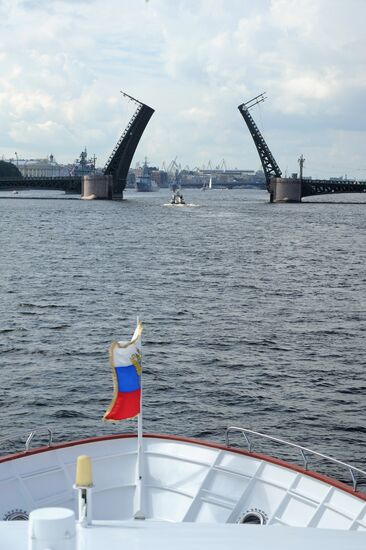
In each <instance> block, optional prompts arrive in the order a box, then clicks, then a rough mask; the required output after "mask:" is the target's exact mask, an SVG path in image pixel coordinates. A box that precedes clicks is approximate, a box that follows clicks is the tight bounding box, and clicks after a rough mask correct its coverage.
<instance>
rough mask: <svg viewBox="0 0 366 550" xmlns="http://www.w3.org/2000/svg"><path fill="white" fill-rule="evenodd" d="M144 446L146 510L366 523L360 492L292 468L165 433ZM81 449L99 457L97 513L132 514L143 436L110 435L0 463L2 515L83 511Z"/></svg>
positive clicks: (160, 515)
mask: <svg viewBox="0 0 366 550" xmlns="http://www.w3.org/2000/svg"><path fill="white" fill-rule="evenodd" d="M144 450H145V452H144V496H143V509H144V512H145V516H146V517H147V518H151V519H154V520H160V521H165V522H197V523H236V522H237V521H238V520H239V519H240V517H241V516H242V515H243V514H244V513H245V512H247V511H250V510H256V509H257V510H260V511H262V512H263V514H264V515H265V517H266V518H267V524H268V525H279V526H284V527H287V526H295V527H322V528H331V529H338V530H339V529H344V530H352V531H366V502H365V501H364V500H362V499H360V498H358V497H357V494H350V493H348V492H346V491H343V490H341V489H339V488H337V487H334V486H332V485H331V484H329V483H327V482H325V481H321V480H318V479H315V478H312V477H310V476H308V475H305V474H303V473H299V472H296V471H295V470H293V469H291V468H286V467H284V466H280V465H277V464H273V463H270V462H267V461H265V460H262V459H259V458H256V457H253V456H247V455H245V454H238V453H235V452H231V451H229V450H222V449H220V448H216V447H209V446H205V445H203V444H199V443H197V444H195V443H192V442H188V441H184V440H182V441H178V440H171V439H164V437H161V438H151V437H150V438H148V437H147V438H144ZM81 454H87V455H89V456H90V457H91V458H92V462H93V474H94V489H93V517H94V519H95V520H129V519H131V518H132V517H133V513H134V497H135V489H136V456H137V453H136V438H121V439H110V440H105V439H104V440H101V441H94V442H89V443H83V444H78V445H75V446H71V447H62V448H56V449H50V450H47V451H45V452H42V453H38V454H30V455H25V456H24V457H21V458H16V459H15V460H11V461H8V462H3V463H0V519H3V518H4V517H5V516H6V514H7V513H9V512H11V511H12V510H23V511H26V512H27V513H29V512H30V511H32V510H34V509H37V508H40V507H48V506H61V507H67V508H71V509H73V510H74V511H75V513H76V512H77V507H76V494H75V491H74V490H73V483H74V476H75V464H76V459H77V457H78V456H79V455H81ZM11 523H12V522H7V524H8V525H9V524H11ZM14 523H15V522H14ZM16 523H20V522H16ZM238 527H239V529H240V528H242V529H247V528H248V527H250V526H248V525H245V526H238ZM12 528H13V527H12ZM254 528H255V529H262V528H261V527H257V526H255V527H254ZM364 535H365V548H366V533H364ZM0 547H1V548H2V546H1V545H0ZM347 548H348V547H347Z"/></svg>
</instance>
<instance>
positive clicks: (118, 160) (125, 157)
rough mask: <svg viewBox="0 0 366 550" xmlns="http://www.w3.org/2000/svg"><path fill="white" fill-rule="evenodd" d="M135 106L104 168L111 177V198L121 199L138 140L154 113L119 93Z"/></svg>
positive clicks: (105, 172) (139, 102) (133, 99)
mask: <svg viewBox="0 0 366 550" xmlns="http://www.w3.org/2000/svg"><path fill="white" fill-rule="evenodd" d="M121 93H122V94H123V95H124V96H125V97H128V98H129V99H131V100H132V101H133V102H134V103H135V104H136V106H137V108H136V111H135V112H134V114H133V115H132V117H131V120H130V121H129V123H128V124H127V126H126V128H125V130H124V132H123V134H122V135H121V137H120V138H119V140H118V142H117V144H116V146H115V148H114V149H113V151H112V153H111V154H110V156H109V159H108V160H107V162H106V165H105V167H104V170H103V172H104V174H105V175H108V174H111V175H112V177H113V196H114V197H122V196H123V191H124V189H125V187H126V182H127V174H128V170H129V168H130V165H131V162H132V158H133V155H134V154H135V151H136V148H137V145H138V144H139V141H140V138H141V136H142V134H143V132H144V130H145V128H146V126H147V123H148V122H149V120H150V118H151V117H152V115H153V113H154V109H152V108H151V107H149V106H148V105H145V104H144V103H141V101H139V100H138V99H135V98H134V97H132V96H130V95H128V94H126V93H125V92H121Z"/></svg>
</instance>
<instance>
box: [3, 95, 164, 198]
mask: <svg viewBox="0 0 366 550" xmlns="http://www.w3.org/2000/svg"><path fill="white" fill-rule="evenodd" d="M122 94H123V95H124V96H125V97H128V98H129V99H131V100H132V101H133V102H134V103H135V104H136V105H137V108H136V111H135V112H134V114H133V116H132V118H131V120H130V121H129V123H128V124H127V126H126V128H125V130H124V132H123V133H122V135H121V137H120V139H119V140H118V142H117V145H116V146H115V148H114V149H113V151H112V153H111V155H110V157H109V159H108V161H107V163H106V165H105V167H104V170H103V173H104V175H110V176H112V179H113V196H114V197H123V191H124V190H125V187H126V183H127V174H128V170H129V168H130V165H131V162H132V159H133V155H134V154H135V151H136V148H137V146H138V144H139V141H140V139H141V136H142V134H143V132H144V130H145V128H146V125H147V123H148V122H149V120H150V118H151V116H152V115H153V113H154V109H152V108H151V107H149V106H148V105H145V104H144V103H141V101H138V100H137V99H135V98H134V97H132V96H130V95H128V94H126V93H124V92H122ZM86 175H90V174H86ZM91 175H92V174H91ZM81 187H82V176H69V177H56V178H47V177H44V178H43V177H32V178H28V177H19V178H0V189H13V190H15V189H61V190H63V191H65V193H79V194H81V191H82V189H81Z"/></svg>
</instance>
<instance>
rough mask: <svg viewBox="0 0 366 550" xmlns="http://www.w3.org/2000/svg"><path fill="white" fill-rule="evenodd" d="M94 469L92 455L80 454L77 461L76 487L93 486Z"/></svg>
mask: <svg viewBox="0 0 366 550" xmlns="http://www.w3.org/2000/svg"><path fill="white" fill-rule="evenodd" d="M92 486H93V470H92V462H91V459H90V456H87V455H80V456H78V458H77V462H76V475H75V487H77V488H82V487H85V488H86V487H92Z"/></svg>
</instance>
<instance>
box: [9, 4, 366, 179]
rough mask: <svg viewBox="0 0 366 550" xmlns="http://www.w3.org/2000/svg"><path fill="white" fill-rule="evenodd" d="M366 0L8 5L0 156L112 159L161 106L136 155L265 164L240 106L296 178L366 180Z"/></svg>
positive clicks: (157, 161)
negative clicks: (145, 112) (143, 111)
mask: <svg viewBox="0 0 366 550" xmlns="http://www.w3.org/2000/svg"><path fill="white" fill-rule="evenodd" d="M365 21H366V0H148V1H147V0H84V1H83V0H80V1H77V0H0V31H1V32H0V67H1V70H0V127H1V134H0V156H3V157H5V158H11V157H13V158H14V153H15V151H16V152H17V154H18V157H19V158H44V157H46V156H47V155H49V154H51V153H53V154H54V156H55V157H56V160H58V161H59V162H72V161H73V160H74V159H75V158H76V157H77V156H78V155H79V153H80V152H81V150H82V149H83V148H84V147H85V146H86V147H87V150H88V153H89V154H90V156H92V155H93V154H95V155H96V157H97V165H98V166H103V165H104V163H105V161H106V160H107V158H108V156H109V154H110V152H111V150H112V149H113V147H114V145H115V143H116V141H117V140H118V138H119V135H120V133H121V132H122V131H123V129H124V127H125V126H126V124H127V122H128V120H129V118H130V117H131V115H132V113H133V110H134V104H133V103H132V102H129V101H127V100H126V99H124V98H123V96H122V95H121V93H120V90H124V91H126V92H127V93H129V94H131V95H132V96H134V97H136V98H138V99H139V100H141V101H142V102H144V103H146V104H148V105H150V106H151V107H152V108H154V109H155V113H154V115H153V117H152V118H151V120H150V122H149V124H148V126H147V128H146V130H145V133H144V136H143V138H142V139H141V141H140V144H139V146H138V149H137V151H136V153H135V157H134V159H133V164H132V165H133V166H134V165H135V164H136V162H143V160H144V157H145V156H146V157H147V159H148V161H149V163H150V164H154V165H160V166H161V165H162V163H163V162H164V161H165V163H166V164H169V162H170V161H171V160H172V159H174V158H175V157H177V162H178V163H179V164H181V166H182V167H185V166H186V165H188V166H190V167H191V168H195V167H196V166H200V167H201V166H202V165H207V164H208V162H209V161H211V163H212V165H213V166H216V165H220V164H221V163H222V160H223V159H224V160H225V162H226V165H227V167H228V168H235V167H238V168H246V169H259V168H260V161H259V157H258V155H257V152H256V150H255V147H254V144H253V142H252V140H251V138H250V135H249V132H248V130H247V128H246V126H245V123H244V120H243V119H242V117H241V115H240V113H239V111H238V109H237V107H238V105H239V104H240V103H242V102H245V101H247V100H249V99H251V98H252V97H254V96H256V95H257V94H259V93H261V92H264V91H265V92H266V93H267V97H268V99H267V100H266V101H265V102H264V103H261V104H260V106H257V107H255V108H254V109H253V110H252V115H253V117H254V119H255V120H256V122H257V124H258V126H259V128H260V130H261V131H262V133H263V135H264V137H265V138H266V140H267V142H268V145H269V147H270V149H271V151H272V153H273V155H274V157H275V158H276V160H277V163H278V164H279V166H280V168H281V169H282V171H283V173H286V172H287V173H288V174H290V173H292V172H295V171H298V162H297V161H298V158H299V156H300V155H301V154H303V155H304V157H305V159H306V161H305V167H304V173H305V175H312V176H313V177H324V178H325V177H330V176H340V175H345V174H347V175H348V176H349V177H355V178H357V179H366V112H365V98H366V31H365Z"/></svg>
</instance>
